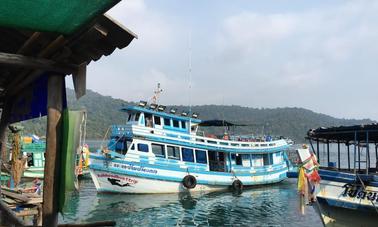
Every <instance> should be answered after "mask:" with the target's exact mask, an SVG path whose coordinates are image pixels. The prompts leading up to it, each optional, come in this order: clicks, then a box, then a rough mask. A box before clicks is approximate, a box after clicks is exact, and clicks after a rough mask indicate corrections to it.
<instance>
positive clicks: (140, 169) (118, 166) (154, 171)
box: [113, 163, 157, 174]
mask: <svg viewBox="0 0 378 227" xmlns="http://www.w3.org/2000/svg"><path fill="white" fill-rule="evenodd" d="M113 167H115V168H121V169H127V170H132V171H139V172H145V173H153V174H157V170H156V169H149V168H144V167H142V166H134V165H132V164H131V165H126V164H118V163H114V164H113Z"/></svg>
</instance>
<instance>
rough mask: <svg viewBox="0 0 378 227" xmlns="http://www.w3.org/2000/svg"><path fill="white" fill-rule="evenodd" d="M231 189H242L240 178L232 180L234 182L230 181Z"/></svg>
mask: <svg viewBox="0 0 378 227" xmlns="http://www.w3.org/2000/svg"><path fill="white" fill-rule="evenodd" d="M232 189H233V190H234V191H238V192H240V191H242V190H243V183H242V182H241V181H240V180H234V182H232Z"/></svg>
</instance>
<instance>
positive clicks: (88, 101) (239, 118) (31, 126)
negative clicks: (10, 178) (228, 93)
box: [23, 89, 373, 142]
mask: <svg viewBox="0 0 378 227" xmlns="http://www.w3.org/2000/svg"><path fill="white" fill-rule="evenodd" d="M67 101H68V106H69V108H70V109H86V110H87V112H88V120H87V138H92V139H100V138H103V137H104V135H105V133H106V131H107V129H108V127H109V125H111V124H122V123H125V120H126V114H125V113H122V112H120V111H119V109H120V108H121V107H122V105H128V104H130V102H126V101H124V100H121V99H114V98H112V97H110V96H103V95H101V94H99V93H97V92H94V91H91V90H88V91H87V94H86V95H85V96H83V97H82V98H81V99H80V100H78V101H76V99H75V96H74V92H73V90H72V89H67ZM173 107H175V108H177V109H178V110H179V111H181V110H188V107H186V106H173ZM168 108H169V107H168ZM192 112H197V113H199V116H200V119H203V120H209V119H224V120H226V121H230V122H233V123H241V124H247V125H248V126H245V127H237V128H234V129H231V130H232V131H233V132H234V133H236V134H254V135H264V134H265V135H267V134H269V135H274V136H281V135H282V136H285V137H289V138H292V139H294V140H295V141H298V142H302V141H303V138H304V136H305V134H306V132H307V130H308V129H310V128H317V127H320V126H338V125H354V124H367V123H372V122H373V121H372V120H369V119H362V120H355V119H339V118H334V117H331V116H328V115H325V114H320V113H315V112H313V111H311V110H307V109H303V108H288V107H286V108H272V109H270V108H261V109H258V108H250V107H241V106H234V105H232V106H223V105H202V106H193V107H192ZM45 124H46V118H45V117H43V118H41V119H34V120H31V121H27V122H24V123H23V125H24V126H25V129H26V130H25V131H26V132H31V133H35V134H37V135H43V134H44V132H45V131H44V130H45ZM209 130H210V131H211V132H212V133H222V129H221V128H218V129H214V128H212V129H209Z"/></svg>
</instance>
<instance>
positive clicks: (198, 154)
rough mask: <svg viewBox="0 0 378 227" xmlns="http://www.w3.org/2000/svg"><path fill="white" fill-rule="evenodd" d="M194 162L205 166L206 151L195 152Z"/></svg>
mask: <svg viewBox="0 0 378 227" xmlns="http://www.w3.org/2000/svg"><path fill="white" fill-rule="evenodd" d="M196 162H197V163H203V164H207V157H206V151H204V150H196Z"/></svg>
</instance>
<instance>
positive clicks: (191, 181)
mask: <svg viewBox="0 0 378 227" xmlns="http://www.w3.org/2000/svg"><path fill="white" fill-rule="evenodd" d="M182 184H183V185H184V187H185V188H187V189H192V188H195V187H196V185H197V179H196V178H195V177H194V176H192V175H186V176H185V177H184V179H182Z"/></svg>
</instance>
